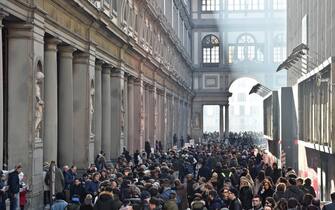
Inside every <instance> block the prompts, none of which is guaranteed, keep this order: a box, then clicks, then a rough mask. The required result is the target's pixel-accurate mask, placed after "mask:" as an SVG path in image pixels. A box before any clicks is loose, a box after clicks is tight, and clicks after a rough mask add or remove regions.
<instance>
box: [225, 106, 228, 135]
mask: <svg viewBox="0 0 335 210" xmlns="http://www.w3.org/2000/svg"><path fill="white" fill-rule="evenodd" d="M224 117H225V134H226V136H228V133H229V105H225V115H224Z"/></svg>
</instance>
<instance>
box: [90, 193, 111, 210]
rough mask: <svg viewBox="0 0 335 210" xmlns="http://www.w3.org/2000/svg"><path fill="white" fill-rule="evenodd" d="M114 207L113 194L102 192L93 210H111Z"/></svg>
mask: <svg viewBox="0 0 335 210" xmlns="http://www.w3.org/2000/svg"><path fill="white" fill-rule="evenodd" d="M113 207H114V201H113V194H112V193H110V192H106V191H103V192H101V193H100V195H99V198H98V200H97V202H96V203H95V205H94V210H107V209H108V210H111V209H113Z"/></svg>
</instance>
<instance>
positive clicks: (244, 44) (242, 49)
mask: <svg viewBox="0 0 335 210" xmlns="http://www.w3.org/2000/svg"><path fill="white" fill-rule="evenodd" d="M255 58H256V41H255V39H254V37H253V36H251V35H250V34H242V35H241V36H239V37H238V38H237V59H238V60H240V61H246V60H249V61H252V60H254V59H255Z"/></svg>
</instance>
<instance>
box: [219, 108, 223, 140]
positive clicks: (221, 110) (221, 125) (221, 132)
mask: <svg viewBox="0 0 335 210" xmlns="http://www.w3.org/2000/svg"><path fill="white" fill-rule="evenodd" d="M223 130H224V123H223V105H220V138H222V137H223V136H224V135H223Z"/></svg>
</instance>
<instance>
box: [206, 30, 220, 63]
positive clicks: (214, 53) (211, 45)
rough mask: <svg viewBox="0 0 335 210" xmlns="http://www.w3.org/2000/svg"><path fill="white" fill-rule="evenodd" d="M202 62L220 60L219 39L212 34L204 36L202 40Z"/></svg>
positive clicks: (217, 61) (216, 61)
mask: <svg viewBox="0 0 335 210" xmlns="http://www.w3.org/2000/svg"><path fill="white" fill-rule="evenodd" d="M202 62H203V63H219V62H220V41H219V39H218V38H217V37H216V36H214V35H212V34H210V35H207V36H205V37H204V38H203V40H202Z"/></svg>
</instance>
